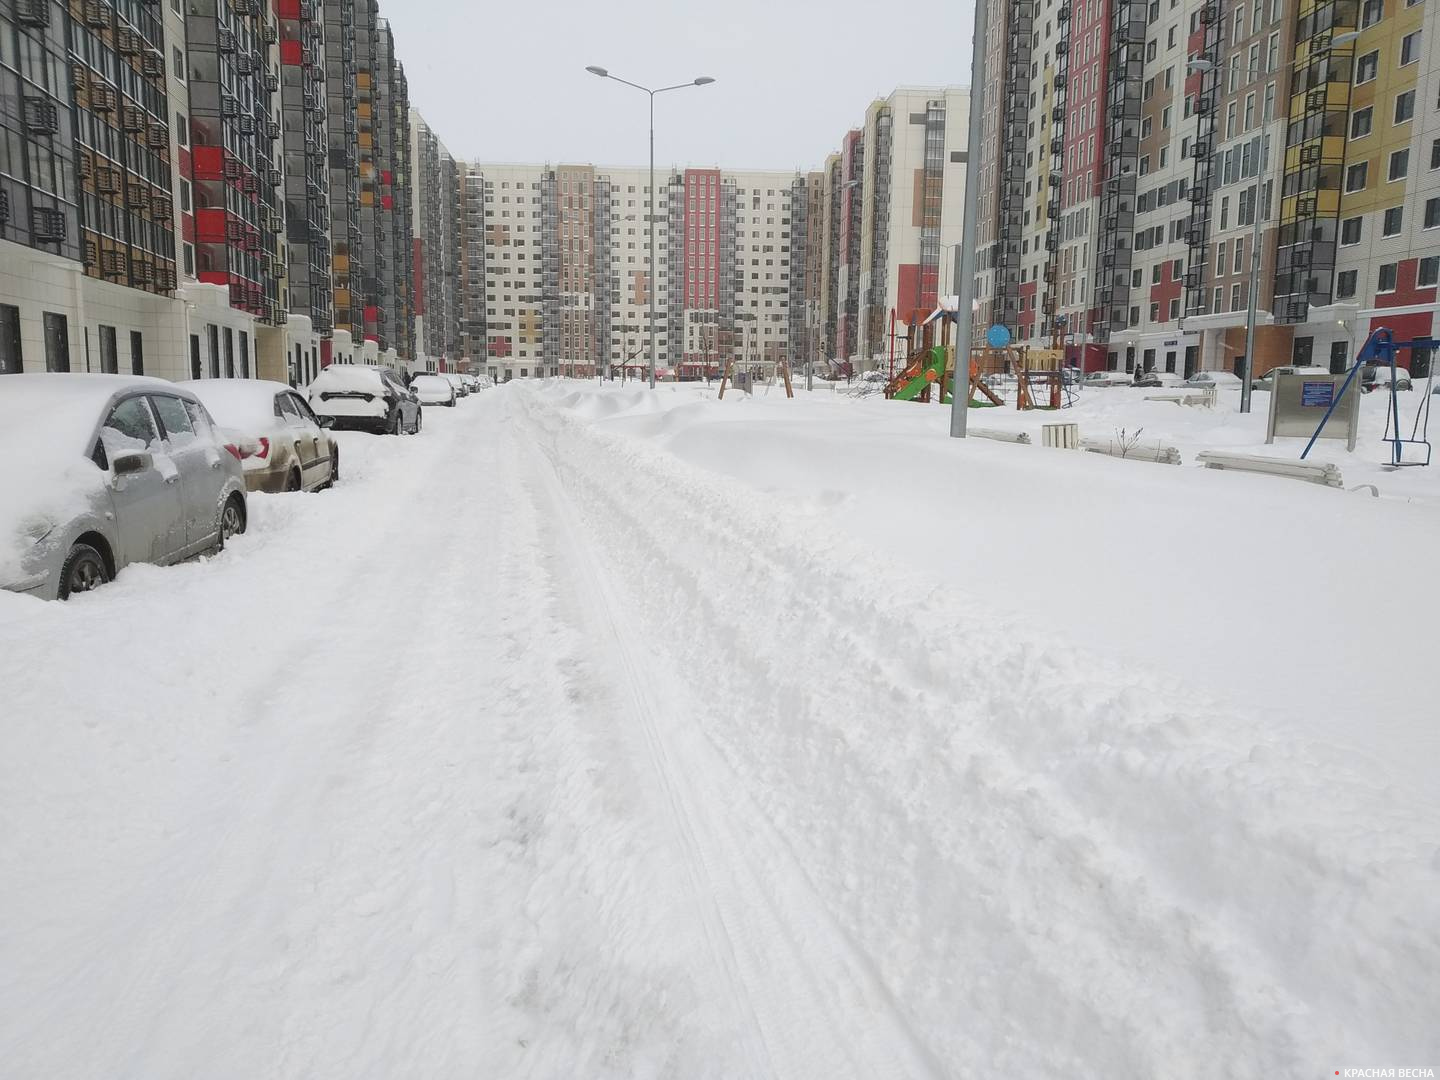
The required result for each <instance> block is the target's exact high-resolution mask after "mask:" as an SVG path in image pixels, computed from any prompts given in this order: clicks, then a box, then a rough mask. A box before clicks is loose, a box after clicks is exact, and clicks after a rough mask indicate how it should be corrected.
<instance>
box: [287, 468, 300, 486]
mask: <svg viewBox="0 0 1440 1080" xmlns="http://www.w3.org/2000/svg"><path fill="white" fill-rule="evenodd" d="M284 490H286V491H299V490H300V470H299V469H291V470H290V472H289V474H288V475H286V477H285V489H284Z"/></svg>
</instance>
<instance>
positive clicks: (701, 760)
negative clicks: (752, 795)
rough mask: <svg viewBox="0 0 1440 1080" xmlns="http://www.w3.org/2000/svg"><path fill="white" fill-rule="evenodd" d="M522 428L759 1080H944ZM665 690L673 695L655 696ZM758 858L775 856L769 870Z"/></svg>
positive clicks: (543, 451) (536, 434)
mask: <svg viewBox="0 0 1440 1080" xmlns="http://www.w3.org/2000/svg"><path fill="white" fill-rule="evenodd" d="M524 423H525V427H526V428H527V434H528V435H529V437H530V439H531V441H532V445H533V450H532V454H533V459H532V460H533V461H534V472H535V474H536V477H537V481H538V483H539V485H540V487H541V488H542V489H543V491H544V494H545V497H546V498H547V500H548V502H549V503H550V505H551V507H552V514H553V518H554V520H555V522H556V524H557V525H558V529H557V532H558V534H559V537H560V543H561V544H562V545H563V546H564V547H565V548H566V550H567V551H568V552H569V555H570V562H571V564H572V565H573V566H574V567H575V569H576V571H577V574H578V577H579V578H580V588H581V589H582V590H583V591H584V592H586V593H588V594H589V597H590V602H589V604H588V605H587V606H588V607H590V608H591V610H593V611H594V613H595V617H596V619H597V621H598V622H600V623H601V627H600V629H601V631H602V633H601V640H603V641H605V642H606V643H607V647H608V651H610V652H611V653H612V654H613V655H614V656H615V658H616V661H617V666H618V667H619V669H620V671H621V672H622V674H623V683H624V687H623V689H624V692H625V693H626V694H627V696H628V697H629V699H630V702H631V706H632V711H633V714H634V716H635V718H636V719H638V720H639V721H640V723H641V726H642V728H643V730H644V733H645V737H646V741H647V744H648V746H649V748H650V752H651V755H652V759H653V762H654V767H655V769H656V771H657V773H658V774H659V775H660V777H661V779H662V781H663V782H664V784H665V786H666V788H667V790H668V792H669V794H670V799H671V809H672V814H673V817H674V822H675V826H676V828H677V831H678V832H679V833H680V834H681V836H682V838H683V840H684V843H685V845H686V848H687V850H688V851H689V852H690V854H691V859H692V866H691V869H692V873H693V875H694V887H695V889H696V893H697V899H698V901H699V903H700V904H701V906H702V910H703V911H704V913H705V916H706V922H707V931H708V933H709V934H710V937H711V943H712V948H714V949H715V950H716V953H717V958H718V959H719V961H720V962H721V964H722V966H723V968H724V970H725V971H726V973H727V975H728V977H729V979H730V983H731V985H730V993H731V995H732V1000H734V1001H735V1002H736V1003H737V1005H738V1006H739V1007H740V1008H742V1009H743V1010H744V1011H745V1012H746V1014H747V1015H748V1016H749V1017H750V1018H751V1020H752V1022H753V1024H754V1030H755V1032H756V1035H757V1049H758V1050H759V1051H762V1052H763V1058H761V1059H760V1060H759V1061H757V1067H759V1068H762V1069H764V1072H763V1073H762V1074H761V1075H767V1076H776V1077H780V1078H792V1077H795V1078H799V1077H814V1076H824V1077H826V1078H827V1080H840V1078H845V1077H854V1078H856V1080H869V1078H871V1077H878V1076H904V1077H932V1076H939V1075H941V1074H942V1072H943V1070H942V1069H941V1067H940V1066H939V1065H938V1063H936V1062H935V1060H934V1059H933V1057H932V1055H931V1054H930V1052H929V1051H928V1049H927V1048H926V1047H925V1046H924V1045H923V1044H922V1043H921V1042H920V1041H919V1040H918V1039H917V1038H916V1037H915V1036H914V1034H913V1033H912V1032H911V1031H910V1030H909V1029H908V1027H907V1026H906V1024H905V1021H904V1020H903V1018H901V1016H900V1015H899V1013H898V1011H897V1010H896V1009H895V1008H894V1005H893V1002H892V1001H891V999H890V997H889V995H888V993H887V992H886V991H885V989H884V987H883V985H882V984H881V983H880V981H879V979H878V978H877V977H876V976H875V974H874V971H873V966H872V965H870V964H869V963H868V961H867V960H866V959H865V958H864V957H863V956H862V955H861V954H860V953H859V952H858V950H856V949H855V948H854V946H853V943H851V942H850V941H849V939H848V938H847V937H846V936H845V935H844V934H843V932H841V931H840V929H839V927H838V926H836V924H835V923H834V922H833V920H831V919H830V918H829V916H828V914H826V913H825V906H824V904H823V903H822V902H821V901H820V898H819V896H818V895H817V894H816V893H815V891H814V889H813V888H812V887H811V886H810V884H809V882H808V880H807V879H806V878H805V875H804V873H803V871H801V870H800V868H799V867H798V866H797V865H796V864H795V862H794V859H793V857H792V856H791V855H790V854H789V852H788V851H787V850H786V849H785V847H784V844H783V842H780V841H779V839H778V835H777V834H776V833H775V830H774V828H773V826H772V825H771V824H770V822H769V821H768V819H766V818H764V816H763V814H761V813H760V811H759V808H758V807H757V806H755V805H754V804H753V803H752V802H750V801H749V800H748V799H745V798H744V797H743V796H740V797H737V795H738V794H739V793H740V792H741V791H742V790H743V788H742V787H741V786H740V785H739V784H738V783H736V778H735V777H734V776H733V774H732V773H731V771H730V769H729V767H728V766H727V765H726V764H725V763H724V762H722V761H721V760H720V758H719V757H718V756H717V755H716V754H715V753H714V751H713V749H712V748H710V747H708V746H707V745H706V740H705V739H704V738H703V736H700V733H699V732H697V730H696V729H695V728H694V727H693V726H691V727H688V728H687V727H686V726H685V725H683V724H681V723H680V720H681V717H683V716H687V715H692V716H693V715H694V714H695V713H696V712H697V710H695V708H694V707H693V705H692V704H691V703H690V702H689V701H688V700H687V699H686V698H687V695H686V694H685V692H684V690H683V689H682V688H680V687H679V685H678V683H677V681H676V680H673V679H669V680H665V679H662V677H661V672H660V670H658V669H659V668H660V667H661V666H662V665H661V663H660V662H659V661H660V657H659V656H658V655H657V656H656V657H654V658H653V659H652V662H651V663H649V664H648V665H646V664H642V663H641V662H640V661H639V660H638V659H637V657H636V656H635V653H634V649H633V647H632V646H631V645H629V644H628V643H629V642H638V641H641V640H643V638H642V636H641V635H640V634H639V633H638V630H637V628H636V626H635V625H634V623H633V621H632V619H631V617H630V616H629V614H628V612H627V609H626V607H625V605H624V603H623V601H621V600H620V599H619V596H618V593H617V590H616V588H615V586H614V584H613V583H612V582H611V581H610V579H609V577H608V575H607V573H606V572H605V570H604V569H603V568H602V567H601V566H600V559H599V558H598V557H597V556H596V555H594V554H593V552H595V551H596V550H598V545H596V544H594V543H587V542H586V540H585V539H582V537H583V536H584V533H585V529H584V526H583V524H582V523H581V520H580V517H579V515H578V513H577V510H576V508H575V506H574V505H573V504H572V502H571V500H570V497H569V495H568V494H567V493H566V491H565V489H564V484H563V481H562V479H561V477H560V474H559V472H558V470H557V463H556V461H555V460H554V458H553V457H552V452H553V450H552V448H550V447H547V446H546V443H547V442H548V441H549V440H548V437H547V433H545V432H544V431H543V429H541V428H540V426H539V425H537V424H535V423H534V422H533V420H531V419H529V418H528V416H527V418H526V419H525V421H524ZM587 539H588V538H587ZM657 653H658V650H657ZM662 682H663V683H664V684H665V688H664V690H662V691H661V692H659V693H656V692H654V691H653V690H651V689H650V688H651V687H654V686H656V685H657V683H662ZM666 691H668V693H667V692H666ZM722 776H724V777H726V781H727V782H726V783H721V782H720V778H721V777H722ZM757 851H763V860H762V861H763V864H764V865H763V867H762V866H758V865H757V862H756V855H757ZM802 912H804V914H801V913H802ZM758 1056H759V1055H757V1057H758Z"/></svg>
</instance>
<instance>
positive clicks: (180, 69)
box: [170, 46, 185, 82]
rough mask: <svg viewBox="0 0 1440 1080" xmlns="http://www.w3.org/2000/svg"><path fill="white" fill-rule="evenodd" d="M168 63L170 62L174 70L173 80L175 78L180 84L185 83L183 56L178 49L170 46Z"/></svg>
mask: <svg viewBox="0 0 1440 1080" xmlns="http://www.w3.org/2000/svg"><path fill="white" fill-rule="evenodd" d="M170 62H171V64H172V65H173V66H174V68H175V78H176V79H177V80H178V81H180V82H184V81H185V54H184V53H182V52H181V51H180V50H179V49H177V48H175V47H174V46H172V47H171V49H170Z"/></svg>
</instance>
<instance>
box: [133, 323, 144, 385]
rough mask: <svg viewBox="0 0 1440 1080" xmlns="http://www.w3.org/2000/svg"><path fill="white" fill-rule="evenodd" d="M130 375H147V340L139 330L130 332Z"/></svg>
mask: <svg viewBox="0 0 1440 1080" xmlns="http://www.w3.org/2000/svg"><path fill="white" fill-rule="evenodd" d="M130 374H132V375H144V374H145V338H144V337H143V336H142V335H141V333H140V331H139V330H131V331H130Z"/></svg>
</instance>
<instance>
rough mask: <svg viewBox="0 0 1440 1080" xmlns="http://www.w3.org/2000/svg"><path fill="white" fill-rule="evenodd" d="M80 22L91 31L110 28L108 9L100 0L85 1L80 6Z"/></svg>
mask: <svg viewBox="0 0 1440 1080" xmlns="http://www.w3.org/2000/svg"><path fill="white" fill-rule="evenodd" d="M80 20H81V21H82V22H83V23H84V24H85V25H86V26H88V27H89V28H90V29H92V30H104V29H107V28H108V27H109V26H110V9H109V8H108V7H106V6H105V4H103V3H101V2H100V0H85V2H84V3H83V4H82V5H81V6H80Z"/></svg>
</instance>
